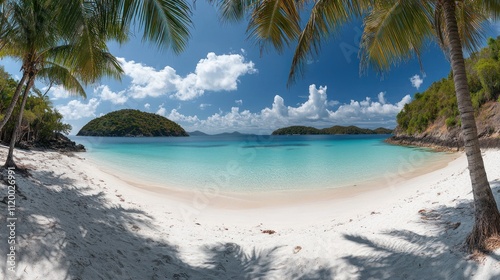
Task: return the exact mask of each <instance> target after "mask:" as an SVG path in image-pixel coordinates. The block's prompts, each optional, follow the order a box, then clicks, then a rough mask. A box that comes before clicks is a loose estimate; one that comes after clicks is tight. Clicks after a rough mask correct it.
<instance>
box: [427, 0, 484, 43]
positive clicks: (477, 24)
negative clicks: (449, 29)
mask: <svg viewBox="0 0 500 280" xmlns="http://www.w3.org/2000/svg"><path fill="white" fill-rule="evenodd" d="M455 13H456V18H457V24H458V33H459V35H460V41H461V44H462V46H463V47H464V48H465V49H466V50H467V51H468V52H470V53H472V52H474V51H476V50H478V49H479V48H480V47H481V46H482V43H483V42H484V39H485V37H484V34H485V32H484V31H485V29H486V27H487V23H488V17H487V16H486V14H485V13H484V7H483V6H481V5H479V4H478V3H477V2H475V1H463V2H460V1H457V2H456V7H455ZM445 28H446V26H445V20H444V13H443V8H442V5H440V4H438V5H437V6H436V10H435V15H434V30H435V32H436V37H437V39H438V42H439V45H440V46H441V48H442V49H443V51H444V52H445V53H447V52H448V45H449V40H448V38H447V36H446V31H445Z"/></svg>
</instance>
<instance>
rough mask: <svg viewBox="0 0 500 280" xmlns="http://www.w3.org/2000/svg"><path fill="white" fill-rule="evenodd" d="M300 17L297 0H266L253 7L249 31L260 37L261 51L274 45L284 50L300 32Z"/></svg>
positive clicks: (251, 34) (250, 34) (254, 36)
mask: <svg viewBox="0 0 500 280" xmlns="http://www.w3.org/2000/svg"><path fill="white" fill-rule="evenodd" d="M299 23H300V17H299V11H298V4H297V1H295V0H265V1H260V2H259V3H258V4H256V5H255V7H254V8H253V12H252V15H251V19H250V23H249V24H248V29H247V32H248V33H249V37H251V38H252V37H253V38H258V41H257V42H258V44H259V45H260V48H261V51H263V50H264V49H266V48H267V47H268V46H269V45H272V46H273V47H274V48H275V49H276V50H277V51H278V52H281V51H283V50H284V48H285V47H287V46H289V45H290V43H291V42H292V41H294V40H296V39H297V38H298V36H299V34H300V25H299Z"/></svg>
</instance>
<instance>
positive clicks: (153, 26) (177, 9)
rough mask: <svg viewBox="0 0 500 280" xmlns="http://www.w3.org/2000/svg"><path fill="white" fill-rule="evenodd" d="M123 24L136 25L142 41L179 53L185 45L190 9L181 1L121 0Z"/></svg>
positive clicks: (187, 35)
mask: <svg viewBox="0 0 500 280" xmlns="http://www.w3.org/2000/svg"><path fill="white" fill-rule="evenodd" d="M115 2H120V7H121V14H122V22H123V24H131V23H132V22H136V23H137V24H138V25H139V26H141V27H142V28H144V35H143V40H150V41H152V42H154V43H155V44H156V45H157V46H158V47H167V48H168V47H171V48H172V49H173V51H174V52H175V53H180V52H181V51H183V50H184V48H185V47H186V45H187V41H188V39H189V37H190V33H189V28H190V27H191V26H192V21H191V7H190V6H189V5H188V4H187V3H186V1H185V0H121V1H115Z"/></svg>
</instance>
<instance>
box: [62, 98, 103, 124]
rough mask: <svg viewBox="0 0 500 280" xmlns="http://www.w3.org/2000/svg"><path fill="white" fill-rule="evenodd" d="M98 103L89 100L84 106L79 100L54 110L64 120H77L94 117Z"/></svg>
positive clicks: (94, 99)
mask: <svg viewBox="0 0 500 280" xmlns="http://www.w3.org/2000/svg"><path fill="white" fill-rule="evenodd" d="M99 103H100V101H99V100H97V98H92V99H90V100H89V102H88V103H86V104H85V103H82V102H80V101H79V100H71V101H70V102H68V104H67V105H63V106H57V107H56V108H57V110H58V111H59V112H60V113H61V114H62V115H63V117H64V119H66V120H78V119H81V118H86V117H94V116H95V110H96V109H97V106H99Z"/></svg>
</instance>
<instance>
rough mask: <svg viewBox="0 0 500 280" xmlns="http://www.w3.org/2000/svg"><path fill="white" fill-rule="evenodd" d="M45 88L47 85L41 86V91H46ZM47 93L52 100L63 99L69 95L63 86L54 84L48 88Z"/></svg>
mask: <svg viewBox="0 0 500 280" xmlns="http://www.w3.org/2000/svg"><path fill="white" fill-rule="evenodd" d="M47 89H48V87H44V88H42V90H43V91H46V90H47ZM49 95H51V96H52V99H53V100H57V99H64V98H68V97H70V93H69V92H68V91H67V90H65V89H64V87H63V86H61V85H56V86H53V87H52V88H50V90H49Z"/></svg>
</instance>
